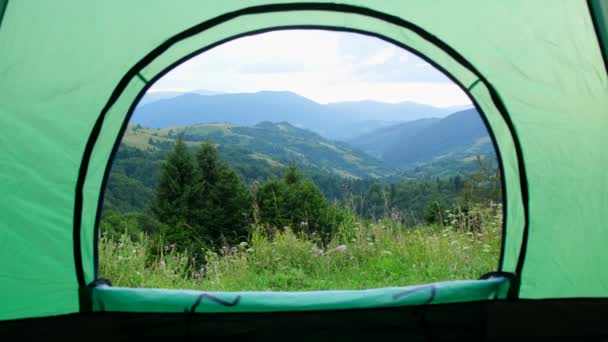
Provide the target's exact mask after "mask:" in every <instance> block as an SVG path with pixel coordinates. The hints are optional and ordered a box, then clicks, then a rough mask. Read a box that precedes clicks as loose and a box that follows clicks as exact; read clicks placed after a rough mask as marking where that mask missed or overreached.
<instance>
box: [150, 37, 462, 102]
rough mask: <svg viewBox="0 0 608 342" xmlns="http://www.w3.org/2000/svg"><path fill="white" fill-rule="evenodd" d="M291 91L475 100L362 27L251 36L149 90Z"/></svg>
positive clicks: (333, 96) (343, 97)
mask: <svg viewBox="0 0 608 342" xmlns="http://www.w3.org/2000/svg"><path fill="white" fill-rule="evenodd" d="M201 89H202V90H210V91H218V92H228V93H236V92H256V91H261V90H273V91H291V92H294V93H297V94H299V95H302V96H305V97H307V98H309V99H311V100H313V101H316V102H318V103H330V102H342V101H359V100H375V101H381V102H391V103H395V102H403V101H413V102H418V103H424V104H430V105H433V106H437V107H448V106H457V105H467V104H470V103H471V102H470V100H469V98H468V97H467V95H466V94H465V93H464V92H463V91H462V90H461V89H460V88H459V87H458V86H457V85H456V84H454V83H453V82H451V81H450V80H449V79H448V78H447V77H446V76H444V75H443V74H442V73H441V72H440V71H438V70H437V69H435V68H434V67H433V66H431V65H430V64H428V63H427V62H425V61H424V60H422V59H420V58H418V57H417V56H415V55H413V54H412V53H410V52H408V51H406V50H404V49H401V48H399V47H397V46H394V45H392V44H390V43H387V42H385V41H382V40H380V39H378V38H373V37H368V36H363V35H359V34H355V33H346V32H329V31H319V30H289V31H275V32H270V33H263V34H259V35H254V36H248V37H244V38H240V39H236V40H233V41H231V42H228V43H225V44H222V45H220V46H218V47H215V48H213V49H211V50H209V51H207V52H205V53H203V54H200V55H198V56H196V57H194V58H192V59H190V60H189V61H187V62H185V63H183V64H181V65H180V66H178V67H176V68H175V69H174V70H172V71H171V72H169V73H167V74H166V75H165V76H164V77H163V78H161V79H160V80H158V81H157V82H156V84H154V85H153V86H152V88H151V89H150V90H149V91H150V92H158V91H179V92H187V91H195V90H201Z"/></svg>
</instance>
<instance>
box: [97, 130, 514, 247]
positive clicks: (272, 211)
mask: <svg viewBox="0 0 608 342" xmlns="http://www.w3.org/2000/svg"><path fill="white" fill-rule="evenodd" d="M122 153H124V154H125V155H127V156H128V158H125V159H124V160H123V162H121V163H115V165H114V167H115V168H119V170H120V171H121V172H113V174H114V177H115V178H114V179H110V185H111V186H112V188H110V189H109V190H112V191H111V192H110V191H109V195H110V198H111V197H112V196H113V197H117V196H120V197H122V198H123V199H124V198H126V197H129V199H130V200H131V201H132V202H133V203H139V204H138V205H135V204H134V205H133V206H130V207H128V208H126V210H125V208H124V207H123V208H118V209H119V210H117V208H113V207H112V206H111V205H108V206H106V207H105V209H104V213H103V216H102V221H101V228H102V231H107V232H108V233H109V234H110V235H114V234H115V235H119V234H122V233H124V232H125V231H127V232H128V233H130V234H131V235H132V236H136V235H137V234H138V233H139V232H140V231H145V232H147V233H149V234H152V235H158V236H163V238H164V239H165V241H164V243H165V244H166V245H173V246H177V247H176V248H178V249H188V250H190V251H193V250H195V251H196V250H198V251H201V250H202V249H204V248H210V247H211V248H213V247H220V246H227V245H234V244H237V243H239V242H243V241H248V240H249V235H250V233H251V227H252V225H254V224H255V225H257V226H266V227H269V228H272V229H279V230H280V229H283V228H284V227H289V228H290V229H291V230H292V231H294V232H296V233H300V232H303V233H306V234H308V235H311V236H317V237H318V238H319V239H320V241H322V242H324V241H329V240H330V239H331V237H332V235H333V234H335V233H336V232H337V231H338V229H339V227H340V225H341V224H342V223H343V221H344V220H345V218H347V217H352V215H356V216H358V217H360V218H362V219H367V220H380V219H385V218H389V219H391V220H393V221H398V222H400V223H403V224H404V225H406V226H411V225H416V224H420V223H423V222H427V223H443V221H444V220H445V217H444V216H445V212H446V210H451V211H454V209H457V210H458V211H459V212H461V213H465V214H466V212H467V211H468V210H469V208H472V207H473V206H475V205H477V204H479V203H487V202H500V201H501V198H502V194H501V180H500V174H499V173H498V172H497V169H496V168H495V167H493V166H492V165H491V164H488V163H486V162H484V160H483V159H481V158H478V159H477V170H476V172H475V173H472V174H469V175H467V176H453V177H449V178H445V179H440V178H436V179H433V180H427V181H417V180H407V181H400V182H380V181H378V180H369V179H345V178H341V177H338V176H334V175H327V174H323V173H320V172H316V173H315V172H312V173H310V174H309V175H306V174H305V173H303V172H302V171H301V170H299V169H298V168H297V167H296V165H295V164H291V165H290V166H289V167H288V168H287V169H286V170H285V169H283V170H282V172H281V173H280V174H279V173H278V172H276V171H275V172H270V174H269V175H268V176H267V177H266V179H265V180H262V181H258V180H257V179H254V180H252V181H249V182H247V181H246V178H245V177H243V175H242V174H240V173H239V172H237V171H236V169H235V168H233V167H232V164H230V166H229V164H228V163H226V162H225V161H224V160H222V158H220V154H219V152H218V149H217V148H216V147H215V146H214V145H213V144H212V143H211V142H204V143H201V144H199V145H197V147H196V148H195V149H192V148H190V147H188V146H187V145H186V144H185V142H184V141H183V140H182V139H181V138H180V139H177V141H176V143H175V144H174V145H173V149H172V150H171V151H170V152H169V153H168V154H165V158H164V160H163V161H160V162H159V161H157V160H156V159H155V158H158V157H159V156H158V155H154V153H153V152H146V151H141V150H137V149H125V150H124V151H122ZM156 163H158V164H156ZM113 171H115V170H113ZM129 175H132V176H137V178H132V177H129ZM155 178H157V179H155ZM113 182H115V183H113ZM322 189H324V191H322ZM116 190H119V191H120V192H116ZM144 199H145V200H144ZM141 203H143V204H141ZM120 209H122V210H120ZM121 211H122V212H121ZM272 229H270V230H269V231H271V230H272ZM195 257H197V255H196V254H195ZM201 257H202V256H201Z"/></svg>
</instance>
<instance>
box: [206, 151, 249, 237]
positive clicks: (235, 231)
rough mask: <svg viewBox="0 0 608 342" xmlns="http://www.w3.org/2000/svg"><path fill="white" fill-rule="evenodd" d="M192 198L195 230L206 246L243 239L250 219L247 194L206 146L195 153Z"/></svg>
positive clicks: (215, 154) (238, 179)
mask: <svg viewBox="0 0 608 342" xmlns="http://www.w3.org/2000/svg"><path fill="white" fill-rule="evenodd" d="M194 194H195V196H194V197H195V201H194V207H195V209H194V212H195V219H194V222H195V224H194V226H195V230H196V232H197V234H198V235H199V236H200V237H201V238H202V239H204V240H205V241H207V243H208V244H214V245H218V244H219V243H221V242H223V241H222V239H225V240H226V242H228V243H234V242H236V241H239V240H244V239H246V238H247V234H248V224H249V219H250V216H251V197H250V194H249V191H248V190H247V188H246V187H245V186H244V185H243V184H242V183H241V180H240V178H239V176H238V175H237V174H236V173H235V172H234V171H233V170H231V169H230V168H229V167H228V166H227V165H226V164H225V163H224V162H222V161H221V160H220V157H219V154H218V151H217V150H216V148H215V147H214V146H213V144H212V143H210V142H206V143H203V144H201V146H200V148H199V149H198V151H197V153H196V177H195V182H194Z"/></svg>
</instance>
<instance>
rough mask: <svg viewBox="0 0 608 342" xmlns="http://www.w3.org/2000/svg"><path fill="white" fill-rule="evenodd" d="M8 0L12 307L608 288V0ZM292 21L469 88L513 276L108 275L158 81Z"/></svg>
mask: <svg viewBox="0 0 608 342" xmlns="http://www.w3.org/2000/svg"><path fill="white" fill-rule="evenodd" d="M0 5H4V6H0V8H5V10H4V16H3V19H2V21H1V23H0V50H1V51H3V55H2V56H3V57H2V60H0V74H2V75H3V76H2V77H1V78H0V87H1V89H2V93H1V94H0V123H1V125H0V127H1V128H0V129H1V130H3V131H4V132H5V134H2V135H1V136H2V137H3V138H4V139H3V140H2V142H3V148H2V151H3V153H4V158H3V161H2V180H3V182H2V187H3V190H4V192H5V196H4V197H3V198H2V200H1V201H2V202H0V203H1V207H2V212H3V215H2V217H1V218H0V224H1V226H2V228H3V229H2V231H3V232H4V234H5V236H6V238H4V239H3V242H4V244H3V248H2V249H1V250H0V257H1V259H0V260H3V262H2V267H1V268H0V272H1V274H2V279H3V281H2V282H0V299H2V303H3V306H2V309H0V319H2V320H15V319H23V318H34V317H45V316H51V315H66V314H76V313H89V312H100V311H104V312H106V315H105V316H104V317H105V319H107V312H123V313H125V312H126V313H129V312H139V313H156V314H165V313H183V312H184V310H185V309H184V308H189V311H188V312H189V315H188V317H189V318H188V319H191V317H192V316H196V315H194V313H202V312H207V313H213V312H215V313H218V312H219V313H236V312H240V313H243V314H247V315H253V316H251V317H256V316H255V313H256V312H277V311H278V312H294V311H297V312H300V311H303V312H310V313H313V314H314V312H318V311H319V310H320V311H323V312H324V313H323V314H322V316H323V315H327V314H329V313H331V312H334V313H335V314H336V315H339V313H338V311H336V310H353V309H363V308H367V309H370V310H384V308H387V307H392V308H403V307H410V308H411V307H424V308H426V307H428V306H429V305H428V304H436V305H430V306H432V307H433V309H432V310H439V309H438V308H440V307H445V308H448V307H450V306H449V305H447V304H448V303H453V302H463V303H480V302H481V303H486V302H488V300H490V301H492V302H493V301H495V300H499V301H503V300H504V301H505V302H508V303H513V302H516V303H517V302H521V303H525V302H526V301H525V299H559V298H604V297H607V296H608V273H606V272H602V271H599V270H602V269H604V268H605V265H606V264H608V256H607V255H606V253H605V252H604V248H603V247H604V243H603V241H605V240H603V239H605V238H606V237H608V226H606V222H608V217H607V215H608V214H606V213H605V211H604V210H603V209H604V207H605V206H606V203H608V191H607V190H606V186H607V184H608V180H607V179H606V175H605V174H606V173H605V169H606V163H607V160H608V158H607V157H606V152H605V151H604V150H603V149H602V148H601V146H602V145H601V144H602V139H604V140H605V138H603V135H604V133H603V132H604V131H605V128H608V119H607V116H606V108H608V79H607V76H606V69H605V64H604V60H603V57H602V45H601V44H602V43H601V42H602V41H603V40H602V39H606V34H605V30H606V22H605V20H607V19H606V18H607V16H606V13H607V11H608V4H607V2H606V1H589V2H584V1H580V2H574V1H551V2H546V3H545V2H543V1H538V2H534V3H530V2H529V1H524V0H522V1H511V2H509V3H505V4H502V3H499V2H487V1H470V2H468V3H466V4H463V3H460V2H458V3H457V2H444V3H441V4H438V3H434V2H426V1H414V2H404V3H402V2H377V3H375V2H374V3H372V2H365V1H343V2H340V3H329V2H315V3H300V2H290V3H277V2H270V1H255V2H246V3H245V2H236V1H235V2H230V3H228V4H222V5H219V4H207V3H200V2H197V1H187V2H183V3H179V4H178V5H176V4H171V3H161V2H156V3H152V4H150V3H145V4H143V3H140V2H130V3H128V4H123V3H118V2H117V3H116V4H112V3H111V2H104V3H99V4H95V5H89V4H84V3H73V4H68V3H48V4H47V3H42V4H40V3H37V4H30V3H26V2H18V1H8V2H7V1H0ZM51 13H54V15H50V14H51ZM290 28H315V29H327V30H345V31H352V32H359V33H363V34H367V35H372V36H376V37H379V38H382V39H384V40H387V41H389V42H392V43H394V44H396V45H399V46H401V47H403V48H407V49H409V50H411V51H413V52H415V53H416V54H418V55H420V56H422V57H424V58H425V59H426V60H427V61H429V62H431V63H432V64H433V65H435V66H436V67H438V68H439V69H440V70H443V71H444V72H445V73H446V74H447V75H449V76H450V77H451V78H452V79H453V80H454V81H455V82H456V83H458V84H459V85H460V86H461V87H462V88H463V89H465V90H466V91H467V92H468V93H469V94H470V96H471V98H472V99H473V100H474V102H475V104H476V106H477V107H478V109H479V110H480V112H481V113H483V115H484V118H485V120H486V122H487V124H488V126H489V128H490V129H491V131H492V133H493V136H494V139H495V143H496V145H497V151H498V153H499V155H500V162H501V164H502V167H503V174H504V179H505V190H506V199H505V202H506V203H505V204H506V220H505V222H506V223H505V235H504V238H503V251H502V257H501V260H500V265H498V266H497V271H501V272H505V274H504V275H503V276H499V275H497V276H495V277H491V278H490V279H485V280H479V281H475V280H472V281H467V282H462V283H460V282H457V283H440V284H434V285H432V286H422V287H419V288H407V289H379V290H370V291H354V292H352V291H346V292H326V293H313V294H306V293H298V294H281V293H257V294H256V293H243V294H239V293H223V294H200V293H196V292H187V291H161V290H158V291H157V290H135V289H115V288H108V287H104V286H95V279H96V252H95V244H96V242H95V236H96V232H95V227H96V224H97V220H98V215H99V211H100V208H99V203H100V202H101V195H102V192H101V190H102V189H103V183H104V178H105V176H106V173H107V170H108V165H109V162H110V158H111V155H112V153H113V151H114V150H115V149H116V147H117V144H118V139H119V136H120V133H121V131H122V130H123V129H124V126H125V125H126V122H127V121H128V116H129V115H130V113H131V111H132V110H133V107H134V105H135V104H136V103H137V101H138V100H139V98H140V97H141V96H142V95H143V93H144V92H145V90H146V89H147V87H148V86H149V85H150V84H152V83H153V82H154V81H155V80H156V79H158V78H159V77H160V76H162V75H163V74H164V73H166V72H167V71H168V70H170V69H171V68H173V67H174V66H175V65H177V64H179V63H181V62H182V61H184V60H186V59H188V58H190V57H191V56H193V55H195V54H198V53H201V52H203V51H205V50H208V49H210V48H213V47H214V46H217V45H218V44H221V43H223V42H226V41H228V40H232V39H236V38H238V37H241V36H244V35H250V34H256V33H261V32H266V31H269V30H278V29H290ZM604 49H605V45H604ZM604 52H605V50H604ZM598 146H599V147H600V148H598ZM15 258H17V260H18V262H16V261H15ZM507 274H510V275H509V276H507ZM404 294H407V295H404ZM443 304H445V305H443ZM522 305H523V304H522ZM326 310H330V311H326ZM446 310H447V309H446ZM355 311H357V310H355ZM340 312H343V311H340ZM348 312H350V311H348ZM370 312H371V311H370ZM390 312H391V311H390V310H388V313H387V316H386V317H390V315H391V314H390ZM88 315H93V317H95V315H94V314H88ZM300 315H305V313H300ZM355 315H357V314H355ZM482 316H483V315H482ZM88 317H89V316H88ZM218 317H220V316H218ZM260 317H262V316H260ZM336 317H337V316H336ZM345 317H346V316H345ZM383 317H384V316H383ZM482 318H483V317H482ZM337 319H339V318H337ZM439 321H440V320H439ZM17 322H18V321H17ZM479 322H484V321H483V320H482V319H481V320H480V321H479ZM479 322H478V323H479ZM176 324H178V323H176ZM294 324H296V323H294ZM480 324H483V323H480ZM178 325H179V324H178ZM251 326H253V327H254V328H255V324H253V325H251ZM251 326H250V328H251ZM262 326H263V324H262V323H260V327H262ZM182 328H183V327H181V326H180V327H179V328H177V327H176V328H175V329H177V330H180V329H182ZM232 328H234V329H237V328H235V327H232ZM223 329H225V327H224V328H223ZM252 329H253V328H252ZM237 330H238V329H237ZM180 332H181V330H180Z"/></svg>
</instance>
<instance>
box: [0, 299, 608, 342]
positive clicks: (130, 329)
mask: <svg viewBox="0 0 608 342" xmlns="http://www.w3.org/2000/svg"><path fill="white" fill-rule="evenodd" d="M606 317H608V299H561V300H560V299H555V300H519V301H483V302H470V303H459V304H439V305H423V306H406V307H396V308H383V309H361V310H344V311H307V312H282V313H256V314H248V313H222V314H202V313H197V314H189V313H174V314H153V313H112V312H104V313H80V314H72V315H65V316H55V317H48V318H34V319H22V320H14V321H4V322H2V323H0V336H2V337H3V340H5V341H7V340H8V339H7V338H8V337H14V338H18V339H19V340H25V339H29V338H32V339H36V340H38V339H40V338H43V339H44V340H45V341H48V340H62V341H68V340H83V341H85V340H86V341H123V340H124V341H134V340H149V341H152V340H164V341H171V340H191V339H192V340H195V339H200V338H201V337H208V338H215V339H217V338H228V337H230V338H241V339H246V340H250V339H263V340H265V341H272V340H280V341H284V340H289V341H300V340H308V341H311V339H316V340H317V341H325V340H329V339H331V340H336V339H337V340H344V339H351V340H352V339H355V340H371V339H377V338H381V339H383V340H391V341H392V340H405V338H407V340H408V341H429V340H433V341H456V340H466V341H471V340H473V341H475V340H492V341H512V340H519V339H521V338H522V337H530V338H534V340H535V341H538V340H539V339H545V338H546V339H547V340H549V339H550V340H559V341H561V340H578V341H580V340H581V337H583V338H584V340H600V339H602V338H604V339H605V338H606V337H608V324H607V320H606Z"/></svg>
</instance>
